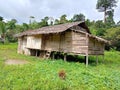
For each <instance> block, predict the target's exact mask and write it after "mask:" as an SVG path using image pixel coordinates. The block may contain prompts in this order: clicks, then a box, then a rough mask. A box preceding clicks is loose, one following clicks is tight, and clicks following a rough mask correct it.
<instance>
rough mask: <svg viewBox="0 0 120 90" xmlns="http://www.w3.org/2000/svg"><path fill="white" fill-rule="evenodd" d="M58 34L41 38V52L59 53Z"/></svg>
mask: <svg viewBox="0 0 120 90" xmlns="http://www.w3.org/2000/svg"><path fill="white" fill-rule="evenodd" d="M59 42H60V35H59V34H48V35H43V37H42V48H41V49H42V50H48V51H59Z"/></svg>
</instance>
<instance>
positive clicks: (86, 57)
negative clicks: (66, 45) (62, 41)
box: [85, 55, 88, 67]
mask: <svg viewBox="0 0 120 90" xmlns="http://www.w3.org/2000/svg"><path fill="white" fill-rule="evenodd" d="M85 59H86V67H87V66H88V55H86V56H85Z"/></svg>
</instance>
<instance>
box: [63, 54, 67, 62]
mask: <svg viewBox="0 0 120 90" xmlns="http://www.w3.org/2000/svg"><path fill="white" fill-rule="evenodd" d="M66 60H67V53H65V54H64V61H66Z"/></svg>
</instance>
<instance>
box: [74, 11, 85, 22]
mask: <svg viewBox="0 0 120 90" xmlns="http://www.w3.org/2000/svg"><path fill="white" fill-rule="evenodd" d="M72 21H73V22H76V21H85V16H84V15H83V14H82V13H80V14H75V15H74V16H73V18H72Z"/></svg>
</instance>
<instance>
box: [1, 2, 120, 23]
mask: <svg viewBox="0 0 120 90" xmlns="http://www.w3.org/2000/svg"><path fill="white" fill-rule="evenodd" d="M96 3H97V0H0V16H2V17H4V19H7V20H10V19H13V18H14V19H17V21H18V23H23V22H26V23H28V21H29V17H30V16H34V17H35V20H37V21H40V20H41V19H42V18H44V17H45V16H49V17H53V18H59V17H60V16H61V15H63V14H66V15H67V17H68V18H71V17H72V16H73V15H74V14H79V13H83V14H84V15H85V16H86V18H88V19H90V20H101V19H103V13H100V12H98V11H97V10H96ZM114 19H115V21H116V22H117V21H120V2H119V3H118V7H116V8H115V15H114Z"/></svg>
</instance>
